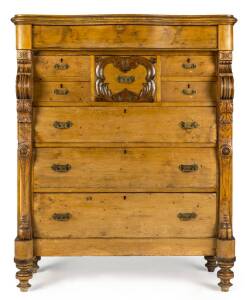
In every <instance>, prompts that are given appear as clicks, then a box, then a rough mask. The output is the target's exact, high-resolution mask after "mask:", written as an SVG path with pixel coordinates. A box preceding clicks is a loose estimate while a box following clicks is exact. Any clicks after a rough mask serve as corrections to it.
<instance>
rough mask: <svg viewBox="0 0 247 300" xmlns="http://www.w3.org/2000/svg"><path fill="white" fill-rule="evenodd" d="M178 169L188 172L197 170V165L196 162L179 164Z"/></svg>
mask: <svg viewBox="0 0 247 300" xmlns="http://www.w3.org/2000/svg"><path fill="white" fill-rule="evenodd" d="M179 170H180V171H181V172H184V173H190V172H195V171H197V170H198V165H197V164H192V165H183V164H182V165H179Z"/></svg>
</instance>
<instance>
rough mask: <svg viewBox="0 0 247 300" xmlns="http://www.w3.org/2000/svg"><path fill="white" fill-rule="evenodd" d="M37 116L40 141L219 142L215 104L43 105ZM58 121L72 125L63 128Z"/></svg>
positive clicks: (36, 140)
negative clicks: (191, 105)
mask: <svg viewBox="0 0 247 300" xmlns="http://www.w3.org/2000/svg"><path fill="white" fill-rule="evenodd" d="M34 116H35V124H36V125H35V127H34V140H35V142H37V143H42V142H74V143H77V142H95V143H96V142H97V143H103V142H114V143H123V142H125V141H128V143H146V142H152V143H155V142H156V143H157V142H168V143H209V144H212V145H215V143H216V111H215V108H214V107H186V108H185V107H183V108H179V107H164V108H160V107H150V108H149V107H128V108H127V107H126V108H122V107H85V108H81V107H78V108H70V109H69V111H68V108H66V107H59V108H58V107H40V108H35V109H34ZM56 121H59V122H68V121H70V122H71V123H72V125H71V127H70V128H66V129H60V128H56V127H54V122H56ZM193 122H196V123H194V124H196V127H195V128H188V129H187V128H185V127H184V126H186V125H187V126H191V124H192V125H193ZM154 128H155V130H154Z"/></svg>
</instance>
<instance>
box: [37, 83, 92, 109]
mask: <svg viewBox="0 0 247 300" xmlns="http://www.w3.org/2000/svg"><path fill="white" fill-rule="evenodd" d="M91 100H92V97H91V86H90V82H67V81H65V82H35V83H34V102H35V103H36V104H38V103H39V102H45V101H59V102H60V101H61V102H87V101H91Z"/></svg>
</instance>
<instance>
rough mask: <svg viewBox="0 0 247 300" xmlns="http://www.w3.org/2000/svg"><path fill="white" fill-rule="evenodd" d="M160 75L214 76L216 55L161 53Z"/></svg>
mask: <svg viewBox="0 0 247 300" xmlns="http://www.w3.org/2000/svg"><path fill="white" fill-rule="evenodd" d="M161 65H162V72H161V75H162V76H189V77H191V76H215V75H216V71H217V70H216V57H215V55H214V54H212V55H203V56H202V55H200V56H199V55H191V54H190V53H188V54H187V55H176V56H174V55H167V56H165V55H162V56H161Z"/></svg>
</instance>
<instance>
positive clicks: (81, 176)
mask: <svg viewBox="0 0 247 300" xmlns="http://www.w3.org/2000/svg"><path fill="white" fill-rule="evenodd" d="M54 164H56V165H62V166H64V165H69V166H70V169H69V170H68V171H67V172H56V171H54V170H53V168H52V166H53V165H54ZM180 165H188V166H190V165H192V166H193V165H196V166H197V167H198V170H195V171H191V172H183V171H182V170H181V169H180ZM216 172H217V171H216V153H215V149H212V148H207V149H204V148H200V149H193V148H177V149H176V148H127V149H122V148H77V149H76V148H57V149H56V148H52V149H51V148H42V149H41V148H40V149H37V150H36V159H35V164H34V181H33V184H34V190H36V188H38V189H40V188H44V189H48V190H49V188H53V189H54V188H56V189H57V191H59V190H60V188H65V189H66V188H68V189H75V190H76V189H81V190H84V191H97V192H100V191H102V192H121V191H126V192H166V191H176V190H179V191H188V190H189V191H203V189H208V190H210V191H213V192H214V191H215V190H216Z"/></svg>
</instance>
